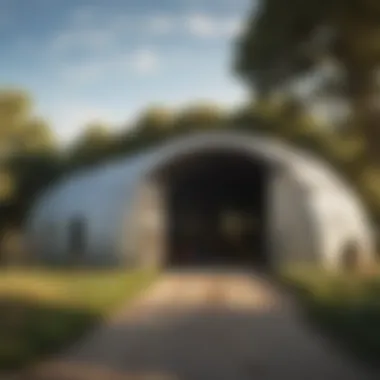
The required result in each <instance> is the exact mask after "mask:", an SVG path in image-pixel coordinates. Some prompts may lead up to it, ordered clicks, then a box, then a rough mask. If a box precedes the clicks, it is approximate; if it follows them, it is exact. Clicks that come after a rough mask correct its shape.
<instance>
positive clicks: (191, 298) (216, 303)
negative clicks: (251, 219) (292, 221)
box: [24, 271, 379, 380]
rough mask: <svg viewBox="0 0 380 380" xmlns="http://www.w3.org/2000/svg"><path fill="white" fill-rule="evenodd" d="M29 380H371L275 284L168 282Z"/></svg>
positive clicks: (240, 277)
mask: <svg viewBox="0 0 380 380" xmlns="http://www.w3.org/2000/svg"><path fill="white" fill-rule="evenodd" d="M24 376H25V379H30V380H121V379H129V380H213V379H215V380H249V379H255V380H261V379H262V380H264V379H265V380H284V379H287V378H289V379H292V380H305V379H307V380H367V379H375V378H377V379H378V378H379V376H372V374H369V373H366V371H365V369H364V368H360V367H359V366H358V365H355V364H354V363H353V362H352V361H351V360H349V359H347V358H345V357H342V356H341V355H340V353H338V352H336V351H335V349H333V348H332V347H331V346H330V345H329V344H328V343H327V342H326V341H325V340H324V339H323V338H322V337H321V336H319V335H317V334H316V333H313V332H312V331H311V330H310V328H309V327H307V326H306V325H305V323H304V322H303V321H302V319H301V318H300V317H299V313H298V312H297V308H296V307H295V305H294V304H293V303H292V301H291V300H290V299H289V298H288V297H287V296H286V295H284V294H281V292H280V291H278V290H277V289H276V288H275V287H274V285H272V284H271V283H270V281H269V280H267V279H265V278H264V277H262V276H260V275H254V274H249V273H241V272H233V273H232V272H224V271H220V272H213V273H206V272H205V273H193V272H182V273H168V274H166V275H164V276H163V278H162V279H161V280H160V281H159V282H158V283H157V284H156V285H155V286H153V287H152V288H151V289H149V290H148V291H147V292H146V293H145V294H143V295H142V297H141V298H140V299H138V300H137V301H136V302H135V304H134V305H133V306H132V307H131V306H128V308H126V309H125V310H122V311H121V312H120V313H119V314H118V315H115V316H114V317H112V318H111V319H110V320H109V321H108V322H107V323H106V324H105V325H104V326H103V327H102V328H100V329H99V330H98V331H96V332H95V333H94V334H93V335H92V336H90V337H87V338H86V339H85V340H84V341H83V342H80V343H78V344H77V345H76V346H75V347H73V348H72V349H71V350H69V351H68V352H66V353H65V354H64V355H61V356H59V357H57V358H55V359H54V360H53V359H52V360H51V361H49V362H47V363H43V364H41V365H39V366H37V367H35V368H33V369H31V370H30V371H29V372H28V373H27V374H25V375H24Z"/></svg>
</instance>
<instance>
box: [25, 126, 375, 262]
mask: <svg viewBox="0 0 380 380" xmlns="http://www.w3.org/2000/svg"><path fill="white" fill-rule="evenodd" d="M213 148H216V149H228V150H229V151H234V150H235V151H237V152H239V153H240V154H247V155H250V156H252V157H259V158H261V159H262V160H264V161H266V162H267V163H268V164H273V165H277V166H278V167H280V168H283V169H286V170H287V172H288V176H289V178H292V180H293V181H296V182H297V184H298V185H300V186H301V187H304V188H305V193H308V192H310V191H311V192H314V196H313V197H309V198H308V199H309V202H312V203H313V204H312V205H311V204H310V210H313V212H314V213H315V218H319V219H320V220H321V221H320V223H322V224H323V223H324V222H323V220H324V219H325V218H328V216H326V215H325V214H324V212H323V211H322V210H323V206H321V204H322V203H323V202H322V200H321V199H323V198H324V197H326V196H327V195H326V194H328V196H329V197H332V198H333V202H334V203H335V204H336V205H340V204H341V206H338V208H339V210H342V212H344V209H351V214H349V213H347V214H344V215H347V218H351V219H352V221H351V222H350V223H351V224H350V228H354V229H360V230H361V234H362V239H363V240H366V241H367V243H368V242H369V241H370V237H369V236H368V233H367V231H368V229H369V227H368V223H367V221H365V220H364V219H365V217H364V216H365V212H363V209H362V207H361V205H360V202H359V201H358V200H357V199H356V197H355V195H354V194H353V193H352V192H350V190H349V189H348V188H347V187H346V186H345V184H344V182H343V181H342V180H341V179H340V178H339V177H338V176H337V175H336V174H335V173H333V171H332V170H331V169H330V168H329V167H328V166H327V165H324V164H323V163H321V162H319V161H318V160H316V159H314V158H312V157H311V156H310V155H307V154H305V153H303V152H300V151H297V150H295V149H291V148H289V147H287V146H285V145H283V144H281V143H279V142H278V141H276V140H270V139H266V138H263V137H260V136H257V137H252V136H250V135H245V134H241V133H228V132H223V133H201V134H196V135H194V136H190V137H185V138H180V139H177V140H174V141H172V142H170V143H168V144H165V145H163V146H161V147H159V148H157V149H152V150H149V151H147V152H143V153H140V154H138V155H136V156H134V157H132V158H125V159H122V160H118V161H116V162H114V163H109V164H107V165H103V166H99V167H98V168H96V169H93V170H89V171H88V172H85V173H79V174H77V175H74V176H72V177H70V178H67V179H65V180H64V181H62V182H61V183H59V184H57V185H56V186H55V187H54V188H52V189H51V190H50V191H49V192H48V193H47V194H46V195H45V196H44V197H43V199H41V200H40V201H39V202H38V203H37V204H36V206H35V208H34V210H33V212H32V214H31V218H30V223H29V234H30V235H31V236H32V237H33V241H37V242H39V244H37V245H38V246H39V248H40V251H41V253H42V252H44V253H45V254H47V255H49V256H51V257H50V258H51V259H52V260H55V259H57V260H58V259H59V258H60V257H62V256H63V257H64V256H65V255H66V254H67V224H68V223H69V221H70V219H71V218H72V217H74V216H76V215H83V216H85V217H86V218H87V220H88V231H89V239H88V240H89V244H88V247H87V251H86V254H88V255H90V256H91V259H92V260H94V261H100V262H101V261H102V260H108V261H110V262H111V261H112V262H118V261H122V260H124V259H125V258H128V257H124V256H125V255H127V256H128V255H132V256H133V254H134V246H133V244H134V243H133V234H134V230H133V227H134V220H133V212H134V211H135V210H134V207H135V204H136V196H137V194H138V192H139V188H140V186H141V185H142V183H143V182H144V180H145V179H146V178H147V177H148V176H149V175H150V174H152V173H155V172H156V171H157V170H158V169H160V168H162V167H165V166H166V165H168V164H169V163H171V162H173V161H174V160H177V159H179V158H180V157H182V156H185V155H186V154H189V153H193V152H196V151H200V152H201V151H202V150H207V151H208V150H210V149H213ZM323 194H324V195H323ZM342 194H344V196H342ZM343 198H344V199H345V201H344V202H346V203H347V202H348V203H349V204H350V207H346V205H343V203H341V200H342V199H343ZM327 214H329V211H328V210H327ZM359 214H360V215H362V224H361V225H357V224H355V223H357V220H356V219H357V215H359ZM355 218H356V219H355ZM354 219H355V220H354ZM50 224H51V225H54V228H55V233H56V236H55V237H56V242H57V244H56V245H57V247H56V249H55V250H54V251H53V252H52V251H51V249H50V246H49V249H44V247H45V248H46V247H47V243H46V242H47V241H48V240H49V239H50V240H49V241H51V240H52V239H51V237H49V239H48V237H47V236H46V226H47V225H50ZM320 232H321V239H324V241H331V240H332V237H330V235H332V234H334V232H333V231H331V230H328V229H326V228H321V231H320ZM329 252H330V251H329ZM331 252H332V251H331ZM333 254H334V253H329V255H333ZM129 258H130V259H133V257H129Z"/></svg>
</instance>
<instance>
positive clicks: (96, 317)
mask: <svg viewBox="0 0 380 380" xmlns="http://www.w3.org/2000/svg"><path fill="white" fill-rule="evenodd" d="M155 277H156V274H155V273H148V272H138V271H136V272H130V273H129V272H122V271H77V270H75V271H73V270H59V271H48V270H29V269H28V270H15V269H10V270H5V269H3V270H2V271H0V369H17V368H21V367H24V366H26V365H28V364H30V363H33V362H34V361H36V360H38V359H40V358H42V357H43V356H44V355H47V354H50V353H55V352H57V351H59V350H61V349H64V348H65V347H67V346H68V345H69V344H71V343H73V342H74V341H75V340H77V339H79V338H80V337H81V336H82V335H83V334H85V333H86V332H88V331H89V330H90V329H91V328H92V327H93V326H94V325H95V324H97V323H99V322H100V321H101V320H102V319H103V318H105V317H106V316H107V315H109V313H111V312H113V311H115V310H116V309H117V307H118V306H120V305H121V304H125V302H127V301H129V300H131V299H132V298H133V297H135V296H136V295H137V294H138V293H139V292H140V291H142V290H143V289H144V288H146V287H147V286H148V285H149V284H150V283H151V282H152V281H153V280H154V278H155Z"/></svg>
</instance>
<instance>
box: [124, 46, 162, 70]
mask: <svg viewBox="0 0 380 380" xmlns="http://www.w3.org/2000/svg"><path fill="white" fill-rule="evenodd" d="M130 62H131V67H132V68H133V69H134V71H135V72H136V73H138V74H142V75H147V74H152V73H154V72H156V71H157V69H158V67H159V57H158V55H157V54H156V53H154V52H153V51H152V50H150V49H141V50H139V51H136V52H135V53H134V54H133V56H132V57H131V60H130Z"/></svg>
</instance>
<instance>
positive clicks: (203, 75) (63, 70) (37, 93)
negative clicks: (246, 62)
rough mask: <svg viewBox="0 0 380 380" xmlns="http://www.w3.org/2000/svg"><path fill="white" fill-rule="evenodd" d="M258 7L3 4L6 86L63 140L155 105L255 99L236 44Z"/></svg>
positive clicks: (154, 0)
mask: <svg viewBox="0 0 380 380" xmlns="http://www.w3.org/2000/svg"><path fill="white" fill-rule="evenodd" d="M252 4H253V0H0V46H1V48H2V54H1V56H2V57H1V60H0V85H4V86H16V87H21V88H25V89H27V90H28V91H30V92H31V93H32V94H33V96H34V98H35V101H36V108H37V112H38V113H39V114H40V115H42V116H44V117H46V118H47V119H48V120H50V121H51V123H52V125H53V127H54V129H55V131H56V132H57V134H58V136H59V137H60V138H61V139H62V140H67V139H70V138H72V137H73V136H75V135H76V134H77V133H78V132H79V131H80V129H81V128H82V127H83V125H85V124H86V123H87V122H89V121H92V120H104V121H108V122H110V123H112V124H114V125H121V124H123V123H124V122H125V121H128V120H133V117H134V116H135V115H136V114H137V113H138V112H139V111H140V110H141V109H143V108H145V107H146V106H148V105H151V104H163V105H168V106H173V107H178V106H181V105H183V104H186V103H188V102H189V101H200V100H213V101H216V102H219V103H222V104H226V105H229V104H231V105H233V104H236V103H239V102H240V101H242V100H243V99H244V98H245V97H246V93H245V88H244V87H243V86H242V84H241V83H240V82H239V81H238V80H237V79H236V78H234V76H233V75H232V70H231V66H232V56H233V40H234V38H236V35H237V34H238V33H239V31H240V30H241V28H242V25H243V22H244V19H245V15H246V13H247V11H250V10H251V8H252Z"/></svg>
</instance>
